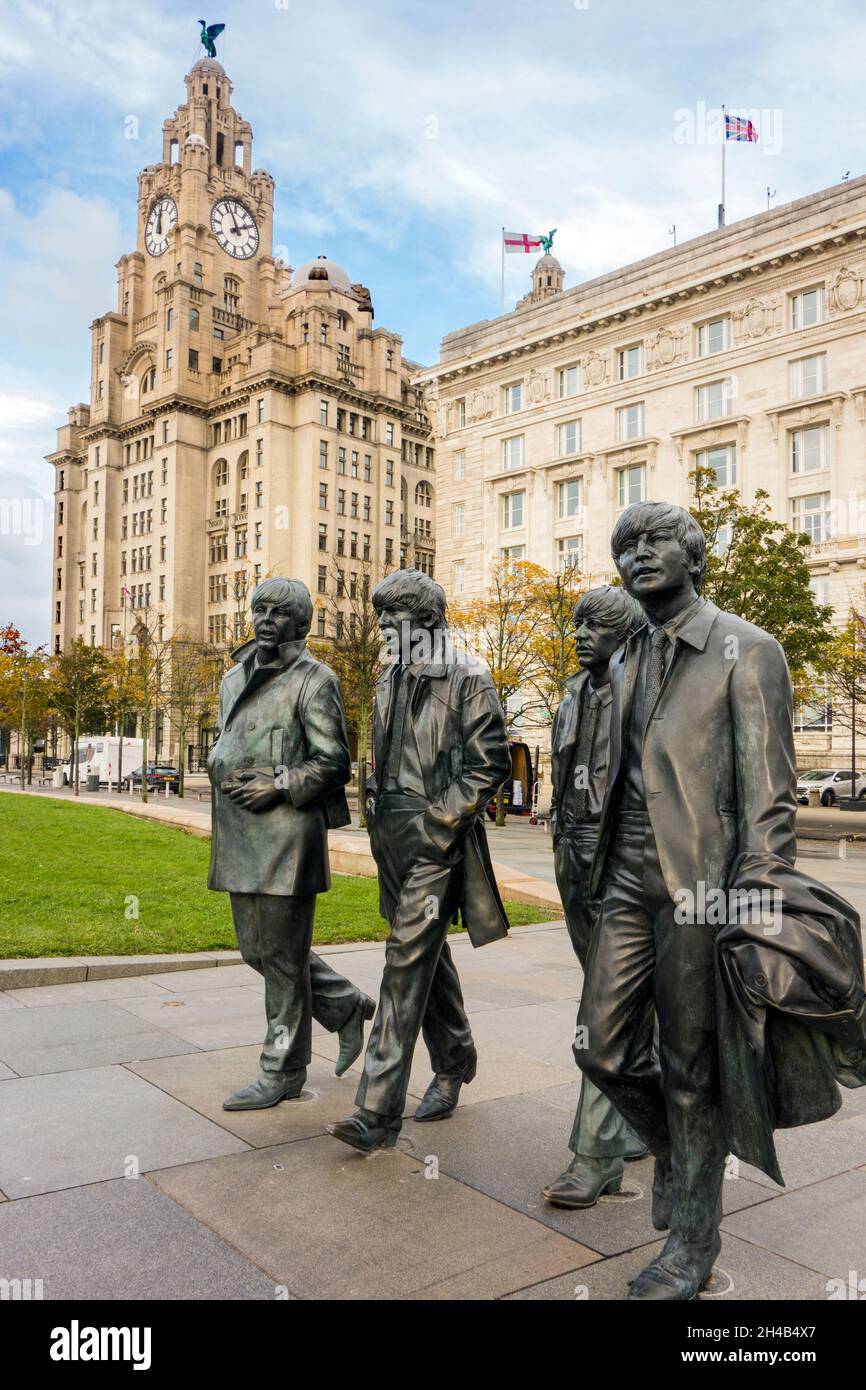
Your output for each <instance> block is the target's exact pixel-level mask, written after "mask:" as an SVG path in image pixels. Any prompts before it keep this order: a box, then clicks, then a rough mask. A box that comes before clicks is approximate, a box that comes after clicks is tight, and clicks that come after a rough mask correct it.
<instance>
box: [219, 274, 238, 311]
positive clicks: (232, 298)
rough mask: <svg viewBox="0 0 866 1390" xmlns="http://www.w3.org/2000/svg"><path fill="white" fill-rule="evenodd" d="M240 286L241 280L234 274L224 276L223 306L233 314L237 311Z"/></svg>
mask: <svg viewBox="0 0 866 1390" xmlns="http://www.w3.org/2000/svg"><path fill="white" fill-rule="evenodd" d="M240 288H241V285H240V281H239V280H236V279H235V277H234V275H225V276H223V308H224V309H228V310H229V311H230V312H231V313H233V314H234V313H237V307H238V296H239V294H240Z"/></svg>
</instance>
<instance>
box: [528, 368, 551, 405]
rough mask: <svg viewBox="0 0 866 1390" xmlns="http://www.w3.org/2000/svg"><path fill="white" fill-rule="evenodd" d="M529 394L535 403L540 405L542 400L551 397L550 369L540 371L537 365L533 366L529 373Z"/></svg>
mask: <svg viewBox="0 0 866 1390" xmlns="http://www.w3.org/2000/svg"><path fill="white" fill-rule="evenodd" d="M528 395H529V399H530V400H531V401H532V403H533V405H540V404H541V402H542V401H547V400H549V399H550V372H549V371H542V372H540V371H538V369H537V368H536V367H533V369H532V371H531V372H530V373H529V386H528Z"/></svg>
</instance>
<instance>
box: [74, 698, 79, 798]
mask: <svg viewBox="0 0 866 1390" xmlns="http://www.w3.org/2000/svg"><path fill="white" fill-rule="evenodd" d="M79 732H80V725H79V722H78V710H76V711H75V723H74V725H73V728H72V783H73V786H74V787H75V795H76V796H77V795H78V735H79Z"/></svg>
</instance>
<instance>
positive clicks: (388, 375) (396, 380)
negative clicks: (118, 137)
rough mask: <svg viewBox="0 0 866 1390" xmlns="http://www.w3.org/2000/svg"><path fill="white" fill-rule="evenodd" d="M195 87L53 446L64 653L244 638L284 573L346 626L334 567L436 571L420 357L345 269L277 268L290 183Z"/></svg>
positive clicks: (212, 88)
mask: <svg viewBox="0 0 866 1390" xmlns="http://www.w3.org/2000/svg"><path fill="white" fill-rule="evenodd" d="M186 86H187V101H186V103H185V104H184V105H182V106H180V107H179V108H178V110H177V111H176V113H175V115H174V116H173V117H172V118H171V119H170V120H168V121H166V122H165V125H164V136H163V150H162V162H161V163H159V164H155V165H151V166H149V167H147V168H145V169H143V170H142V172H141V174H140V176H139V194H138V238H137V246H136V249H135V251H133V252H131V253H130V254H129V255H127V256H124V257H122V259H121V260H120V262H119V263H118V267H117V269H118V303H117V309H116V311H112V312H109V313H106V314H104V315H102V317H100V318H98V319H96V320H95V321H94V323H93V324H92V326H91V333H92V347H91V395H90V402H89V403H88V404H79V405H76V406H73V407H72V409H71V410H70V412H69V418H68V422H67V424H66V425H64V426H63V427H62V428H61V429H60V430H59V431H58V440H57V449H56V451H55V452H54V453H52V454H51V455H49V456H48V457H49V462H50V463H51V464H53V466H54V469H55V534H54V555H55V559H54V572H53V575H52V612H51V618H52V629H51V631H52V648H53V649H54V650H55V651H60V650H62V649H63V648H64V647H65V645H66V644H67V643H69V642H70V641H72V640H74V639H75V638H82V639H83V640H84V641H85V642H89V643H92V644H95V645H104V646H111V645H113V644H116V643H117V642H120V641H124V640H130V639H131V636H132V631H133V627H134V625H135V622H136V620H137V619H138V618H139V617H141V616H143V614H145V613H146V616H147V622H148V625H149V626H150V627H151V628H152V630H154V631H155V632H156V633H157V634H161V635H162V636H163V637H164V638H165V639H169V638H171V637H173V636H175V635H183V636H189V637H192V638H195V639H208V638H210V639H211V640H213V641H215V642H231V641H232V639H233V636H234V633H235V629H236V625H237V624H238V622H239V620H240V618H241V615H242V614H243V612H244V610H245V608H246V606H247V605H246V601H245V597H244V594H245V592H248V591H249V589H250V588H251V586H252V585H253V584H254V583H255V582H256V580H257V579H258V578H260V577H262V576H266V575H268V574H289V575H293V576H296V577H298V578H301V579H303V580H304V582H305V583H306V584H307V585H308V587H309V589H310V591H311V593H312V595H313V599H314V603H315V604H316V611H315V613H314V617H313V628H312V634H313V635H314V636H317V635H318V636H333V618H332V614H331V612H330V610H329V606H328V599H329V595H332V594H333V591H334V587H335V582H336V580H335V568H336V567H339V568H341V569H343V570H344V573H345V582H346V587H347V588H348V587H349V585H350V583H351V579H352V574H353V572H354V568H357V567H358V565H360V564H362V563H363V560H364V558H365V557H366V558H367V559H369V561H370V562H371V564H372V565H373V566H374V567H375V568H376V569H380V568H382V567H384V566H388V567H396V566H397V565H399V564H400V563H401V561H402V562H404V563H408V564H416V565H417V566H418V567H419V568H423V569H425V570H427V571H428V572H432V568H433V550H434V537H433V527H432V517H433V496H434V486H433V485H434V470H433V449H432V442H431V439H430V429H429V423H428V420H427V417H426V414H425V409H424V402H423V395H422V392H421V390H420V388H419V387H418V386H416V385H414V384H413V381H412V378H413V377H414V376H416V375H417V374H418V372H419V371H420V368H419V366H418V364H417V363H412V362H409V361H408V360H407V359H405V358H404V357H403V355H402V340H401V338H400V337H399V336H398V335H397V334H395V333H392V332H389V331H388V330H387V329H384V328H375V329H374V327H373V305H372V302H371V298H370V294H369V291H368V290H367V289H366V288H365V287H364V286H363V285H358V284H353V283H352V282H351V280H350V277H349V276H348V275H347V274H346V272H345V271H344V270H342V268H341V267H340V266H337V265H335V264H334V263H333V262H331V261H329V260H327V259H326V258H324V257H319V258H317V259H315V260H311V261H309V262H307V263H306V264H305V265H303V266H302V267H301V268H300V269H299V270H298V271H297V272H295V273H293V272H292V271H291V269H290V268H289V267H287V266H286V265H284V264H283V263H282V262H281V261H279V260H275V259H274V256H273V254H272V250H273V207H274V181H273V179H272V178H271V176H270V175H269V174H267V173H265V172H264V171H263V170H253V169H252V130H251V128H250V126H249V124H248V122H246V121H244V120H242V119H241V117H240V116H239V114H238V112H237V111H236V110H235V109H234V107H233V106H232V104H231V94H232V85H231V82H230V81H229V79H228V77H227V76H226V73H225V71H224V69H223V68H222V66H221V65H220V64H219V63H218V62H216V61H214V60H211V59H207V58H205V59H202V60H201V61H200V62H198V63H196V64H195V66H194V67H193V68H192V70H191V71H190V72H189V74H188V75H187V77H186ZM353 562H354V564H353ZM323 586H324V587H323ZM169 747H170V743H169V744H165V745H164V747H163V752H167V751H168V749H169ZM174 751H175V752H176V750H174Z"/></svg>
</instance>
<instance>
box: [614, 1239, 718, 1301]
mask: <svg viewBox="0 0 866 1390" xmlns="http://www.w3.org/2000/svg"><path fill="white" fill-rule="evenodd" d="M721 1248H722V1242H721V1238H720V1236H719V1234H718V1232H717V1233H716V1234H715V1236H714V1237H713V1239H712V1240H710V1241H705V1242H702V1243H701V1244H700V1245H689V1244H687V1243H686V1242H685V1241H682V1240H680V1239H679V1237H677V1236H669V1237H668V1242H667V1244H666V1245H665V1248H664V1250H662V1252H661V1254H660V1255H657V1256H656V1258H655V1259H654V1260H653V1261H652V1262H651V1263H650V1264H648V1265H647V1267H646V1269H644V1270H641V1272H640V1274H639V1275H638V1276H637V1278H636V1279H632V1280H631V1281H630V1282H629V1288H628V1296H629V1299H631V1300H633V1301H641V1302H649V1301H655V1302H667V1303H688V1302H690V1301H691V1300H692V1299H693V1298H697V1296H698V1293H699V1292H700V1290H701V1289H703V1288H706V1286H707V1284H708V1283H709V1279H710V1275H711V1274H712V1272H713V1265H714V1264H715V1262H716V1258H717V1256H718V1253H719V1251H720V1250H721Z"/></svg>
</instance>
